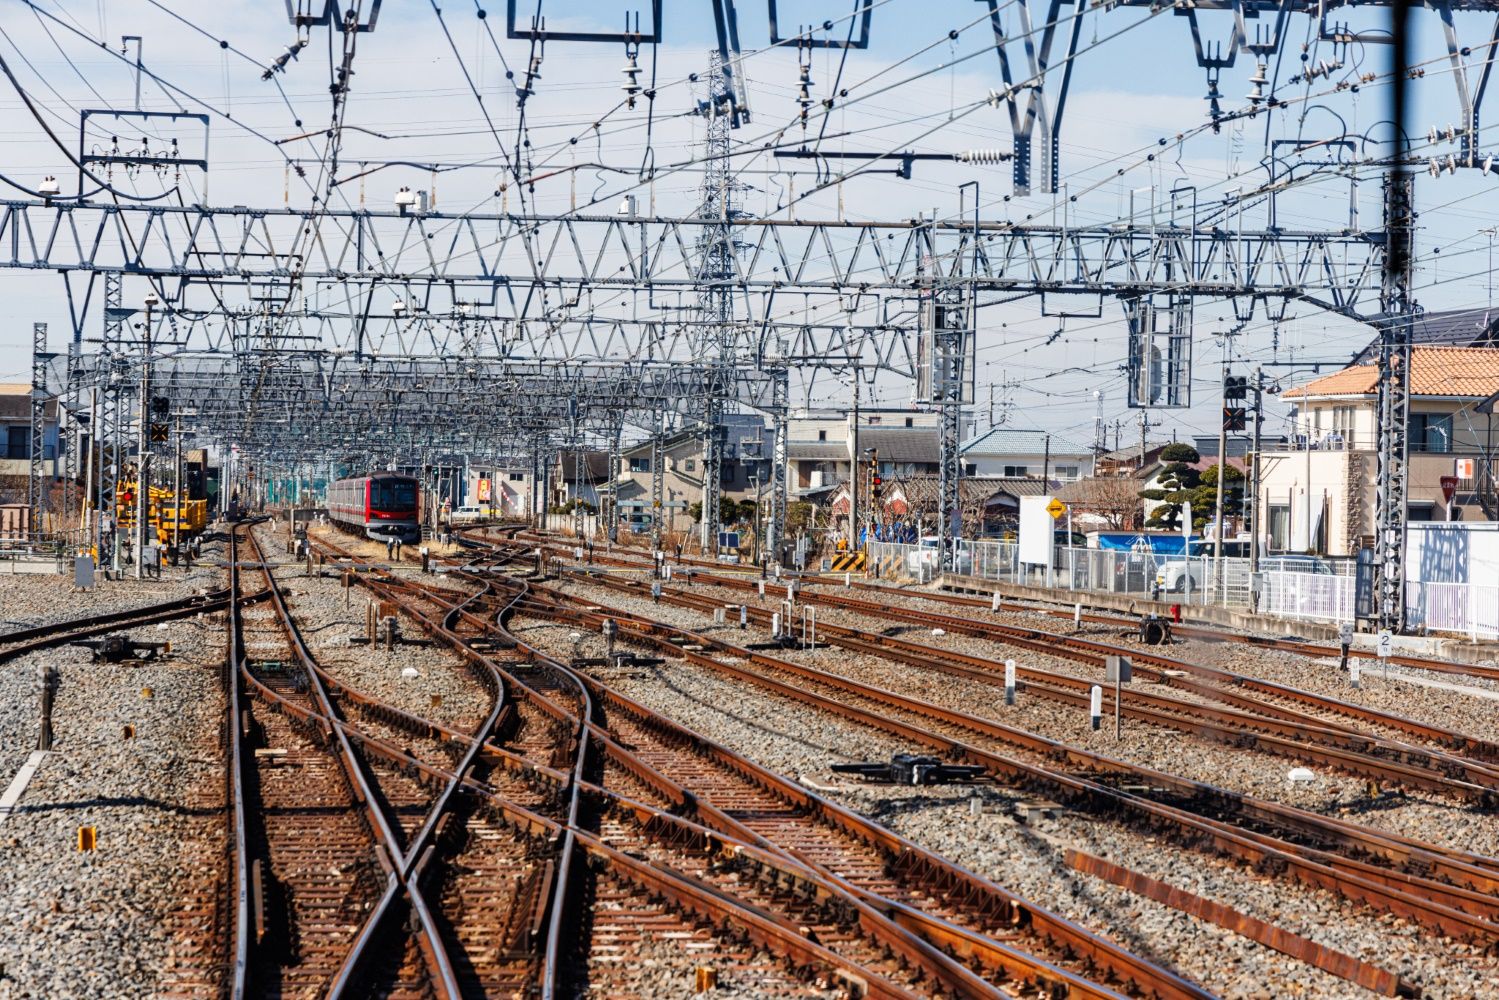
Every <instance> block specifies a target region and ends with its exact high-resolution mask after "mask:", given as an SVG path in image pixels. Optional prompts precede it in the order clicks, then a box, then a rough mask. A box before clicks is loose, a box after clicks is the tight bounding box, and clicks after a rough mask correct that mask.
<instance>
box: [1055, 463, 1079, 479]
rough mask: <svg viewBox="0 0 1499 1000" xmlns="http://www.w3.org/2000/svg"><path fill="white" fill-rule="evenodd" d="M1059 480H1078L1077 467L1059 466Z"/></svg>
mask: <svg viewBox="0 0 1499 1000" xmlns="http://www.w3.org/2000/svg"><path fill="white" fill-rule="evenodd" d="M1057 478H1058V479H1076V478H1077V466H1075V465H1059V466H1057Z"/></svg>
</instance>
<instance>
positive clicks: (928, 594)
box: [514, 532, 1499, 681]
mask: <svg viewBox="0 0 1499 1000" xmlns="http://www.w3.org/2000/svg"><path fill="white" fill-rule="evenodd" d="M514 537H515V538H516V539H517V540H523V541H526V542H529V543H531V544H534V545H541V546H543V547H545V548H547V549H548V550H549V551H551V552H552V553H553V554H554V555H558V556H561V557H564V558H571V550H570V549H569V548H568V547H566V546H565V545H563V544H562V543H561V542H559V540H558V539H557V538H556V537H555V536H548V535H541V534H535V533H531V532H521V533H519V534H516V535H515V536H514ZM590 560H591V561H592V562H596V563H598V564H601V565H616V566H621V567H635V568H641V567H648V566H649V564H650V556H649V553H648V552H645V551H643V550H639V549H632V548H629V547H626V546H616V547H615V548H614V550H613V552H611V553H604V554H600V553H598V552H597V551H595V552H593V553H592V554H591V556H590ZM673 562H674V563H676V564H678V565H682V566H688V567H692V568H693V569H694V570H695V571H697V570H702V571H706V572H708V573H711V574H715V575H717V576H720V577H721V576H723V574H724V572H725V570H726V567H725V566H724V564H722V563H718V562H713V561H711V560H706V559H694V558H690V557H675V558H674V559H673ZM728 579H734V578H733V577H732V576H731V577H728ZM797 579H799V580H800V581H801V582H802V583H803V584H810V585H827V586H838V587H843V586H845V581H844V580H843V579H842V578H839V577H837V575H836V574H834V575H833V576H828V575H825V574H812V573H804V574H801V575H800V576H799V577H797ZM736 582H737V583H743V582H744V581H743V580H738V581H736ZM846 586H848V587H850V588H857V589H860V590H863V591H867V592H874V593H878V592H882V591H890V590H895V592H896V593H899V594H900V596H902V597H910V598H917V599H920V600H923V601H930V602H933V603H940V604H946V605H949V606H957V607H965V608H972V609H976V610H983V611H987V610H989V609H990V607H991V605H990V602H989V601H988V600H985V599H982V598H976V597H966V596H963V595H961V594H951V593H940V592H936V591H928V590H916V589H906V588H891V587H889V586H888V585H885V584H878V583H869V582H867V581H863V580H853V579H849V580H848V581H847V584H846ZM1056 603H1062V604H1065V603H1066V601H1065V600H1063V599H1058V601H1057V602H1056ZM1011 607H1015V608H1021V609H1023V610H1025V611H1028V612H1032V613H1035V614H1040V615H1046V616H1048V617H1052V618H1058V619H1067V620H1071V619H1072V618H1073V614H1074V613H1073V611H1072V610H1068V609H1065V608H1063V609H1057V608H1048V607H1045V606H1042V605H1041V604H1038V603H1036V602H1026V603H1020V602H1012V603H1011ZM1081 620H1082V621H1084V622H1088V623H1090V624H1097V625H1106V626H1110V627H1115V626H1117V627H1119V628H1123V629H1134V628H1136V627H1137V626H1138V624H1139V621H1138V619H1131V618H1121V617H1119V616H1117V615H1107V614H1097V613H1091V612H1084V613H1082V614H1081ZM1173 631H1175V632H1176V633H1177V634H1179V635H1181V636H1183V637H1186V638H1192V639H1201V640H1205V641H1209V642H1224V643H1236V644H1241V645H1246V646H1251V647H1254V648H1257V649H1273V650H1279V651H1281V652H1288V653H1295V654H1297V655H1299V656H1304V657H1307V658H1308V659H1325V658H1337V657H1339V656H1340V655H1341V654H1342V650H1341V649H1340V648H1339V647H1337V646H1327V645H1322V644H1319V643H1312V642H1306V641H1303V640H1299V639H1278V638H1274V637H1271V636H1257V635H1246V634H1243V633H1239V632H1230V631H1227V630H1224V629H1214V628H1210V627H1208V626H1205V625H1174V626H1173ZM1348 655H1349V657H1350V658H1351V659H1360V660H1378V659H1379V656H1378V654H1377V653H1375V652H1373V651H1372V650H1367V649H1357V648H1355V649H1350V650H1349V653H1348ZM1381 662H1384V661H1381ZM1388 662H1389V663H1390V664H1391V665H1395V666H1403V667H1411V668H1414V669H1417V670H1426V671H1430V672H1432V673H1438V674H1448V675H1452V676H1459V677H1476V678H1481V679H1484V680H1491V681H1499V667H1489V666H1484V665H1482V664H1469V663H1454V662H1452V661H1449V660H1439V659H1435V658H1432V657H1423V656H1409V655H1403V654H1395V655H1392V656H1390V657H1388Z"/></svg>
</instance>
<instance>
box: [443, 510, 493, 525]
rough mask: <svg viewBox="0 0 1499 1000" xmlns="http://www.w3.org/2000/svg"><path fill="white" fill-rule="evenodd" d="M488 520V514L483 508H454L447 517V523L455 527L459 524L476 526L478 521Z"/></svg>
mask: <svg viewBox="0 0 1499 1000" xmlns="http://www.w3.org/2000/svg"><path fill="white" fill-rule="evenodd" d="M488 519H489V514H488V513H487V512H486V511H485V509H484V508H483V507H455V508H453V512H452V513H451V514H449V515H448V523H449V524H452V525H455V526H456V525H459V524H477V523H479V522H480V521H486V520H488Z"/></svg>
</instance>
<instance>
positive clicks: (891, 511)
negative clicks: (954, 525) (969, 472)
mask: <svg viewBox="0 0 1499 1000" xmlns="http://www.w3.org/2000/svg"><path fill="white" fill-rule="evenodd" d="M940 488H941V480H940V478H939V477H938V476H937V475H936V474H935V473H924V474H921V475H904V476H896V477H894V478H893V479H887V480H886V481H885V483H884V484H883V486H882V488H881V494H880V503H879V521H880V524H881V525H883V526H885V527H886V529H887V530H888V529H889V528H890V527H892V526H894V527H897V528H899V529H901V530H900V531H899V534H900V537H903V538H911V539H914V538H917V537H919V536H921V535H930V534H934V533H935V532H936V531H937V510H938V493H939V490H940ZM1045 493H1046V484H1045V483H1044V482H1042V480H1041V479H1040V478H1039V477H1036V478H1031V477H1020V478H1002V477H993V476H990V477H982V478H979V477H964V478H963V479H960V480H959V481H958V504H959V507H960V509H961V520H962V525H961V533H962V534H963V535H964V536H965V537H968V538H978V537H981V536H995V535H1000V534H1003V533H1005V532H1010V531H1014V530H1015V528H1016V526H1017V525H1018V524H1019V514H1020V498H1021V497H1023V496H1044V495H1045ZM863 503H864V501H861V504H863ZM829 505H830V507H831V510H832V512H833V515H834V520H835V524H834V527H836V528H838V529H839V530H842V531H847V528H848V511H849V491H848V484H847V483H840V484H839V485H838V486H837V487H836V488H835V489H834V491H833V493H832V496H831V498H830V500H829ZM864 509H865V511H866V512H867V510H868V508H867V507H865V508H864ZM887 537H890V536H888V535H887Z"/></svg>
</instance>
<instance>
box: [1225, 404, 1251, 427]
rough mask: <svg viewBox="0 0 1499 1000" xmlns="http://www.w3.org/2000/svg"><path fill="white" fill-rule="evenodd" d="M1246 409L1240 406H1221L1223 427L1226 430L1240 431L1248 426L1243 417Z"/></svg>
mask: <svg viewBox="0 0 1499 1000" xmlns="http://www.w3.org/2000/svg"><path fill="white" fill-rule="evenodd" d="M1246 412H1247V411H1246V410H1245V409H1244V407H1242V406H1225V407H1224V408H1223V429H1224V430H1226V431H1242V430H1244V429H1245V428H1246V427H1247V426H1248V420H1247V419H1246V417H1245V414H1246Z"/></svg>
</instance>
